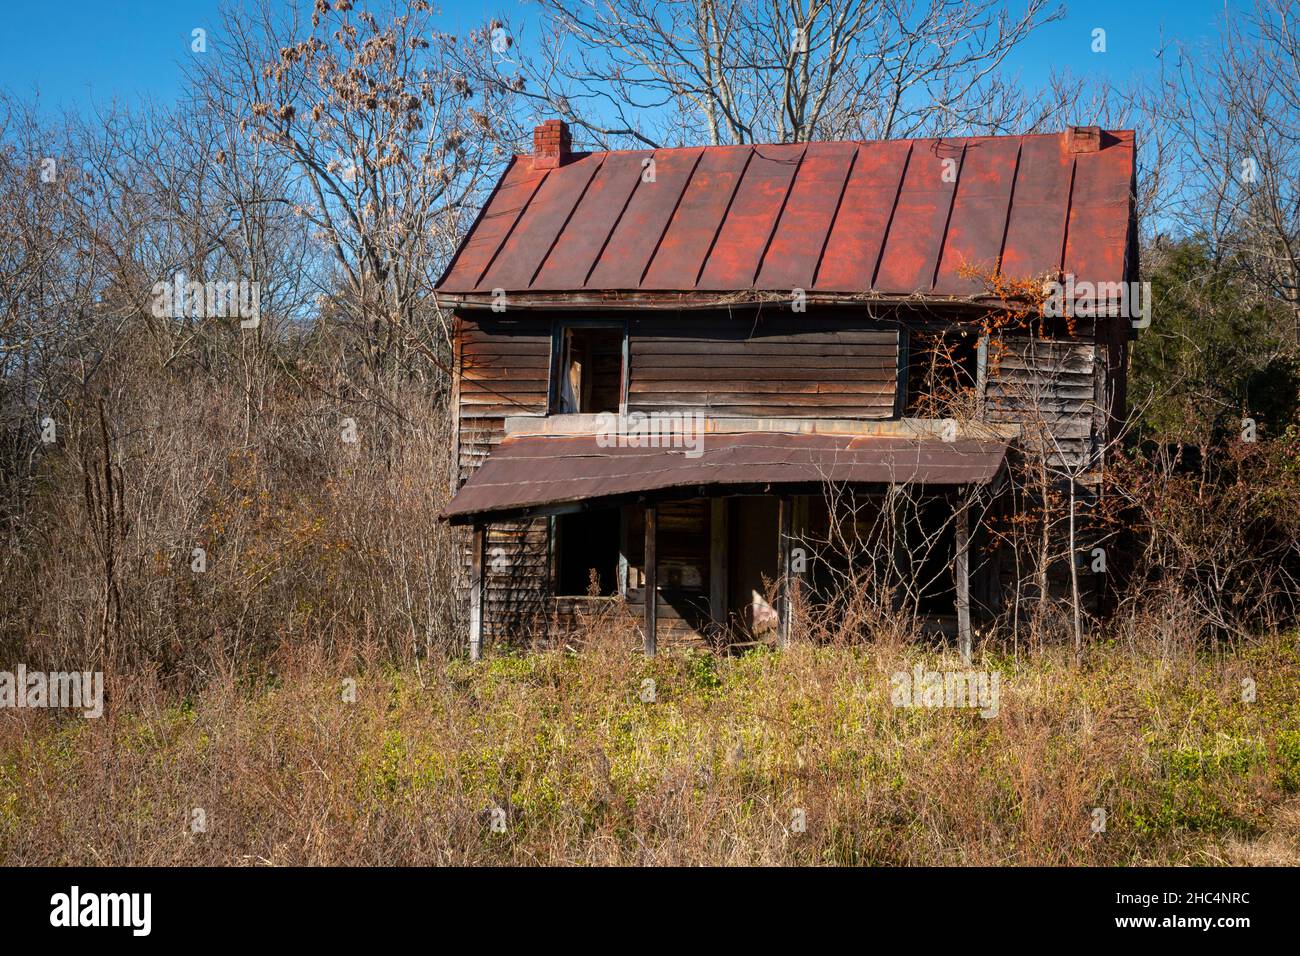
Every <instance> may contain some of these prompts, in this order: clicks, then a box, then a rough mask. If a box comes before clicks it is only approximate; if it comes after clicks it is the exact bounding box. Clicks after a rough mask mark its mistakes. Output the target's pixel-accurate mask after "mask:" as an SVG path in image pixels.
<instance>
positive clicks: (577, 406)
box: [554, 326, 623, 414]
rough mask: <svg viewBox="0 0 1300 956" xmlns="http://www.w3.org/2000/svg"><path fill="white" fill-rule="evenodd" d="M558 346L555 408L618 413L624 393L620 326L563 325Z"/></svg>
mask: <svg viewBox="0 0 1300 956" xmlns="http://www.w3.org/2000/svg"><path fill="white" fill-rule="evenodd" d="M558 345H559V349H560V354H559V363H558V367H557V372H558V375H557V381H556V390H555V403H554V409H555V411H557V412H559V413H560V414H575V413H588V414H594V413H598V412H617V411H618V409H619V403H620V400H621V398H622V395H623V328H622V326H566V327H565V328H564V329H562V330H561V335H560V337H559V341H558Z"/></svg>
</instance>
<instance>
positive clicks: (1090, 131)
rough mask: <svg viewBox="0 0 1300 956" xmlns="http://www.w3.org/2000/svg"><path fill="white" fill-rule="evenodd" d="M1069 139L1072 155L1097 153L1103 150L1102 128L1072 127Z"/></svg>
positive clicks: (1069, 131)
mask: <svg viewBox="0 0 1300 956" xmlns="http://www.w3.org/2000/svg"><path fill="white" fill-rule="evenodd" d="M1068 138H1069V141H1070V152H1071V153H1095V152H1097V150H1099V149H1101V127H1100V126H1071V127H1069V130H1068Z"/></svg>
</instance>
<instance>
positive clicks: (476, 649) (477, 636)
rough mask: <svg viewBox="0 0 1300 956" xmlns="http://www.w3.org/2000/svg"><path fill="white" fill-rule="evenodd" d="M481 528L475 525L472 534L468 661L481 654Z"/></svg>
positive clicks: (477, 657) (482, 535)
mask: <svg viewBox="0 0 1300 956" xmlns="http://www.w3.org/2000/svg"><path fill="white" fill-rule="evenodd" d="M484 538H485V535H484V533H483V526H482V525H481V524H478V523H475V524H474V530H473V532H472V542H473V543H472V544H471V554H472V558H471V564H470V577H469V659H470V660H472V661H476V660H478V659H479V658H480V657H481V656H482V653H483V547H484Z"/></svg>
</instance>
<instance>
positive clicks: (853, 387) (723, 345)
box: [628, 315, 898, 418]
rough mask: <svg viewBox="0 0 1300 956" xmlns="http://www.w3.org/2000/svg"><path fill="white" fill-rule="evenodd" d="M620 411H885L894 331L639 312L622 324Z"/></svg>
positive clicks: (802, 320) (892, 377) (795, 319)
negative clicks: (624, 368) (624, 391)
mask: <svg viewBox="0 0 1300 956" xmlns="http://www.w3.org/2000/svg"><path fill="white" fill-rule="evenodd" d="M629 353H630V372H629V378H628V409H629V410H630V411H651V410H654V409H665V408H684V409H690V410H696V409H698V410H699V411H702V412H704V413H706V414H710V415H738V416H763V415H769V416H773V417H779V416H788V417H810V418H811V417H815V418H889V417H891V416H892V415H893V414H894V394H895V391H896V388H897V380H898V331H897V329H895V328H893V327H889V326H884V325H880V326H876V325H874V324H873V323H871V322H870V321H869V320H866V319H858V320H856V321H855V320H849V319H833V318H812V317H809V316H806V315H790V316H776V317H768V316H760V317H758V318H757V319H755V318H752V317H732V318H726V317H716V318H715V317H709V316H700V317H697V318H692V317H690V316H685V317H664V318H658V317H653V316H652V317H646V318H639V319H633V320H632V323H631V326H630V330H629Z"/></svg>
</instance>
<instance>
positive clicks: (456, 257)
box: [433, 156, 519, 291]
mask: <svg viewBox="0 0 1300 956" xmlns="http://www.w3.org/2000/svg"><path fill="white" fill-rule="evenodd" d="M518 161H519V157H518V156H511V157H510V162H508V163H506V168H505V169H504V170H502V172H501V178H500V179H498V180H497V181H496V185H495V186H493V187H492V191H491V192H490V193H488V197H487V199H486V200H484V202H483V205H482V206H480V207H479V210H478V215H476V216H475V217H474V221H473V222H472V223H470V227H469V229H468V230H467V231H466V233H465V238H464V239H462V240H461V242H460V244H459V245H458V246H457V247H456V252H455V253H454V254H453V255H452V257H451V262H450V263H448V264H447V271H446V272H444V273H443V274H442V278H440V279H439V280H438V281H437V282H436V283H434V286H433V288H434V290H435V291H436V290H437V289H438V288H439V287H440V286H441V285H442V284H443V283H444V282H446V281H447V279H448V278H450V276H451V273H452V270H454V269H455V268H456V263H458V262H460V257H461V256H462V255H463V254H464V252H465V250H466V249H467V248H468V247H469V242H468V240H469V237H470V236H472V235H474V232H475V230H476V229H478V227H479V223H481V222H482V221H483V217H484V216H486V215H487V211H488V210H489V209H490V208H492V200H494V199H496V198H497V194H498V193H499V192H501V187H502V186H503V185H505V181H506V179H508V178H509V176H510V170H512V169H514V168H515V163H517V162H518ZM477 284H478V283H475V286H477Z"/></svg>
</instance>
